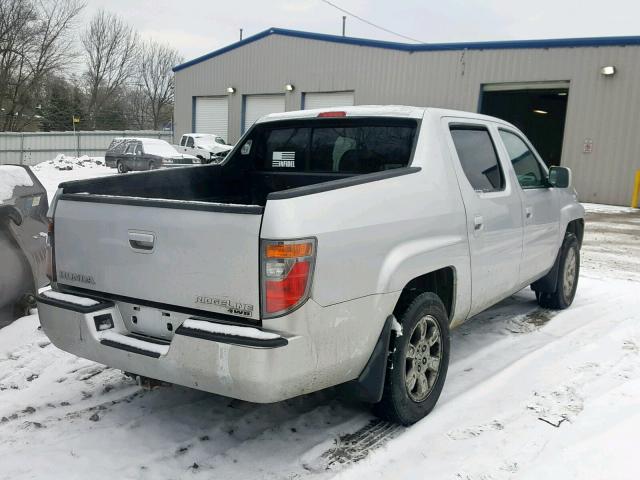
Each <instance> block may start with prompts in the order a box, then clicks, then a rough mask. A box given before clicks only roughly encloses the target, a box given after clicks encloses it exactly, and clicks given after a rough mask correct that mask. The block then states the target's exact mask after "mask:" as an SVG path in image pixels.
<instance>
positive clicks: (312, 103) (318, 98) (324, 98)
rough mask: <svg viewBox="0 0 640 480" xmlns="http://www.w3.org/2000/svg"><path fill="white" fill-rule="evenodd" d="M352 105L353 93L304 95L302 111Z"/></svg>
mask: <svg viewBox="0 0 640 480" xmlns="http://www.w3.org/2000/svg"><path fill="white" fill-rule="evenodd" d="M352 105H354V101H353V92H324V93H305V94H304V109H305V110H313V109H314V108H333V107H350V106H352Z"/></svg>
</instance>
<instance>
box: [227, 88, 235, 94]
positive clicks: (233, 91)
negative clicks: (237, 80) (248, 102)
mask: <svg viewBox="0 0 640 480" xmlns="http://www.w3.org/2000/svg"><path fill="white" fill-rule="evenodd" d="M227 93H236V89H235V88H234V87H227Z"/></svg>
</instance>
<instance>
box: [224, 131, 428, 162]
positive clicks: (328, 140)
mask: <svg viewBox="0 0 640 480" xmlns="http://www.w3.org/2000/svg"><path fill="white" fill-rule="evenodd" d="M416 125H417V124H416V121H415V120H405V119H340V120H334V119H331V120H328V119H327V120H311V121H297V122H279V123H270V124H263V125H256V127H254V129H253V130H252V132H251V134H250V135H249V137H248V138H247V139H246V140H245V142H244V143H243V145H242V146H241V148H240V149H239V150H238V153H237V154H236V155H239V156H241V157H242V156H248V157H250V158H252V159H253V161H254V162H255V163H254V165H255V168H256V169H258V170H268V171H282V172H287V171H304V172H317V173H344V174H358V173H372V172H380V171H384V170H390V169H394V168H402V167H406V166H407V165H409V162H410V160H411V153H412V151H413V144H414V139H415V133H416Z"/></svg>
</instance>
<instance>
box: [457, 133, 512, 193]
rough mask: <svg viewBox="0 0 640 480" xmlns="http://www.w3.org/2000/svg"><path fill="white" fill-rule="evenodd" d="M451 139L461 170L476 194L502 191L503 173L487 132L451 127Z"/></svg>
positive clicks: (503, 184)
mask: <svg viewBox="0 0 640 480" xmlns="http://www.w3.org/2000/svg"><path fill="white" fill-rule="evenodd" d="M450 131H451V138H452V139H453V143H454V145H455V147H456V152H457V153H458V158H459V159H460V164H461V165H462V170H464V174H465V175H466V177H467V179H468V180H469V183H470V184H471V186H472V187H473V189H474V190H475V191H477V192H497V191H500V190H504V186H505V182H504V173H503V172H502V167H501V166H500V162H499V161H498V154H497V153H496V149H495V146H494V145H493V141H492V140H491V135H490V134H489V130H487V129H486V128H485V127H481V126H475V125H474V126H470V125H452V126H451V127H450Z"/></svg>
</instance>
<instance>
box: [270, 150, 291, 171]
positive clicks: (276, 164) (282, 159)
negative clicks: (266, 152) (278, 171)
mask: <svg viewBox="0 0 640 480" xmlns="http://www.w3.org/2000/svg"><path fill="white" fill-rule="evenodd" d="M271 166H272V167H273V168H295V166H296V152H273V157H272V160H271Z"/></svg>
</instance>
